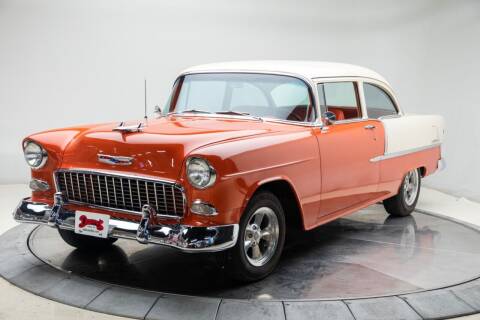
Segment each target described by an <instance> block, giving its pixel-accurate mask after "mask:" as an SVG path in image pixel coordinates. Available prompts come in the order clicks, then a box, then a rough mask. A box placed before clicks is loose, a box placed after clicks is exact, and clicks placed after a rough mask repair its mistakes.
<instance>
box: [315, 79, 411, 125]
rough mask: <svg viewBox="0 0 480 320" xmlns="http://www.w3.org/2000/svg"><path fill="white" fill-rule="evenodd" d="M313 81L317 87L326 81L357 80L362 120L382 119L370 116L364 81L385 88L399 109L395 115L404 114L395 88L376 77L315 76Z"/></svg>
mask: <svg viewBox="0 0 480 320" xmlns="http://www.w3.org/2000/svg"><path fill="white" fill-rule="evenodd" d="M312 81H313V85H314V86H315V88H316V86H317V85H319V84H322V83H325V82H356V83H357V86H358V91H359V92H358V94H359V97H360V105H361V109H362V118H361V119H360V120H362V119H363V120H380V119H373V118H369V117H368V112H367V110H366V109H367V108H366V104H365V95H364V92H363V83H364V82H366V83H370V84H373V85H376V86H378V87H379V88H381V89H382V90H384V91H385V93H387V94H388V96H389V97H390V98H391V99H392V102H393V104H394V106H395V108H396V109H397V112H398V114H397V115H394V116H395V117H401V116H403V115H404V113H403V110H402V108H400V104H399V103H398V100H397V97H396V96H395V94H394V93H393V90H392V89H391V88H390V86H389V85H388V84H387V83H385V82H383V81H380V80H377V79H374V78H368V77H357V76H351V77H343V76H341V77H325V78H322V77H317V78H313V79H312ZM315 91H316V90H315ZM317 99H318V95H317ZM317 101H318V103H317V104H318V108H320V103H319V100H317ZM320 117H321V119H323V115H320ZM349 120H350V119H349ZM351 120H357V119H351Z"/></svg>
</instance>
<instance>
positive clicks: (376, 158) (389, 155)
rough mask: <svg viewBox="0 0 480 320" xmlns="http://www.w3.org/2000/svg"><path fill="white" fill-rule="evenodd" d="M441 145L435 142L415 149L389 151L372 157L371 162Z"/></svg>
mask: <svg viewBox="0 0 480 320" xmlns="http://www.w3.org/2000/svg"><path fill="white" fill-rule="evenodd" d="M440 145H441V143H433V144H431V145H428V146H423V147H418V148H413V149H408V150H403V151H398V152H393V153H388V154H384V155H382V156H378V157H375V158H372V159H370V162H378V161H383V160H387V159H391V158H397V157H401V156H405V155H407V154H411V153H415V152H420V151H424V150H428V149H432V148H435V147H439V146H440Z"/></svg>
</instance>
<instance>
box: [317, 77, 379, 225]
mask: <svg viewBox="0 0 480 320" xmlns="http://www.w3.org/2000/svg"><path fill="white" fill-rule="evenodd" d="M317 90H318V96H319V101H320V110H321V112H322V114H323V113H324V112H326V111H330V112H333V113H335V116H336V119H337V120H336V121H333V122H331V123H328V124H325V126H324V127H323V128H321V129H319V130H318V131H317V134H316V136H317V139H318V144H319V150H320V159H321V174H322V186H321V195H320V212H319V218H321V217H324V216H326V215H329V214H333V213H335V212H341V211H342V210H348V208H350V207H354V206H356V205H359V204H361V203H363V202H367V201H369V200H372V199H375V198H376V197H378V193H377V189H378V188H377V187H378V183H379V179H380V168H379V163H378V162H372V161H370V160H371V159H372V158H375V157H377V156H379V155H382V154H383V151H384V148H385V146H384V132H383V126H382V124H381V122H380V121H378V120H375V119H368V118H366V116H365V115H364V112H362V109H363V108H362V107H361V102H360V101H361V99H360V94H359V89H358V84H357V83H356V82H354V81H335V82H325V83H319V84H317Z"/></svg>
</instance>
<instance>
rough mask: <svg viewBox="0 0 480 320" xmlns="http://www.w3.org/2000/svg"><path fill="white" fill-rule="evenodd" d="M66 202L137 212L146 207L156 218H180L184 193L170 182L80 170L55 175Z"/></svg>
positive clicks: (65, 171) (64, 171) (59, 172)
mask: <svg viewBox="0 0 480 320" xmlns="http://www.w3.org/2000/svg"><path fill="white" fill-rule="evenodd" d="M55 179H56V183H57V190H58V191H60V192H62V193H63V195H64V196H65V200H66V201H67V202H72V203H79V204H88V205H93V206H97V207H103V208H109V209H118V210H122V211H129V212H135V213H140V212H141V211H142V206H143V205H145V204H149V205H150V206H152V207H154V208H155V209H156V211H157V213H158V214H159V215H162V216H174V217H182V216H183V212H184V206H185V203H184V194H183V191H182V189H181V188H180V187H179V186H177V185H175V184H172V183H168V182H162V181H158V180H153V179H145V178H139V177H129V176H128V177H127V176H122V175H112V174H106V173H102V172H89V171H81V170H58V171H56V172H55Z"/></svg>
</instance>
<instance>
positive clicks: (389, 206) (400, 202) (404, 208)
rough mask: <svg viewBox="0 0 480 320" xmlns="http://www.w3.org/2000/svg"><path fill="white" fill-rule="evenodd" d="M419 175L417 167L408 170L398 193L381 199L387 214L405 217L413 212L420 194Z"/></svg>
mask: <svg viewBox="0 0 480 320" xmlns="http://www.w3.org/2000/svg"><path fill="white" fill-rule="evenodd" d="M421 177H422V176H421V174H420V170H419V169H414V170H412V171H409V172H408V173H407V174H406V175H405V177H404V179H403V182H402V185H401V186H400V190H399V192H398V194H397V195H396V196H393V197H391V198H388V199H386V200H383V206H384V207H385V209H386V210H387V212H388V213H389V214H391V215H392V216H398V217H405V216H408V215H410V214H411V213H412V212H413V210H414V209H415V206H416V205H417V201H418V196H419V195H420V187H421V179H422V178H421Z"/></svg>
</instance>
